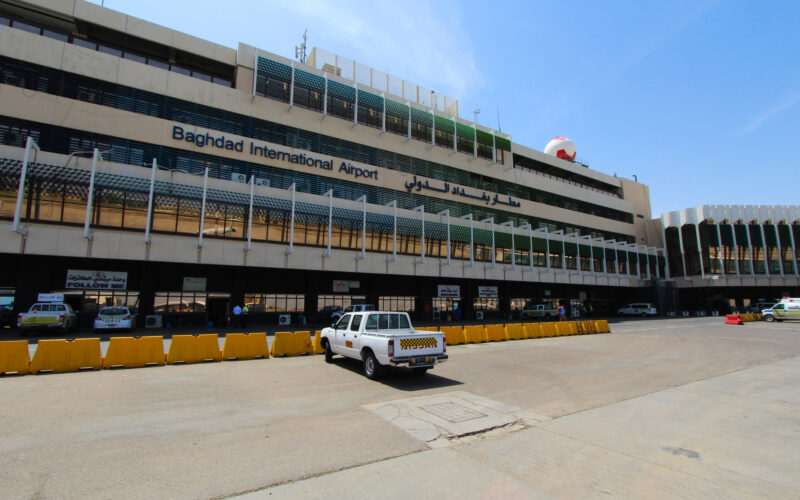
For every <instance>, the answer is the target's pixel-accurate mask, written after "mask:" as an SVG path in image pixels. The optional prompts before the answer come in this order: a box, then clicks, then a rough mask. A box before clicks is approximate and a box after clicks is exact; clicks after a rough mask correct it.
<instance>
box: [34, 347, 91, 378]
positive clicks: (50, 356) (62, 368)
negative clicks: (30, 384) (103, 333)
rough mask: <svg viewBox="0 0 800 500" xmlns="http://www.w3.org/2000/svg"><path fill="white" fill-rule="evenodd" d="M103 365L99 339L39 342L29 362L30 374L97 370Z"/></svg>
mask: <svg viewBox="0 0 800 500" xmlns="http://www.w3.org/2000/svg"><path fill="white" fill-rule="evenodd" d="M102 364H103V360H102V356H101V354H100V339H74V340H63V339H61V340H40V341H39V343H38V345H37V346H36V352H35V353H34V354H33V359H32V360H31V366H30V370H29V372H30V373H39V372H40V371H52V372H75V371H78V370H81V369H84V368H91V369H93V370H99V369H100V368H101V366H102Z"/></svg>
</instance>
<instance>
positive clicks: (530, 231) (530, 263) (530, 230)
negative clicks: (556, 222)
mask: <svg viewBox="0 0 800 500" xmlns="http://www.w3.org/2000/svg"><path fill="white" fill-rule="evenodd" d="M525 225H527V226H528V240H529V241H528V244H529V245H530V246H529V247H528V266H529V267H530V270H531V271H533V227H532V226H531V223H530V222H525Z"/></svg>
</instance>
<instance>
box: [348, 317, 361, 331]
mask: <svg viewBox="0 0 800 500" xmlns="http://www.w3.org/2000/svg"><path fill="white" fill-rule="evenodd" d="M362 319H364V316H353V322H352V323H350V331H351V332H357V331H358V329H359V327H360V326H361V320H362Z"/></svg>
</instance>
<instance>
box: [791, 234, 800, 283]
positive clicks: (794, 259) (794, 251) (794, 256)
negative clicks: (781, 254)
mask: <svg viewBox="0 0 800 500" xmlns="http://www.w3.org/2000/svg"><path fill="white" fill-rule="evenodd" d="M792 229H793V228H792V225H791V224H789V238H790V239H791V241H792V267H793V268H794V275H795V276H798V275H800V273H798V269H797V247H796V246H795V244H794V231H793V230H792Z"/></svg>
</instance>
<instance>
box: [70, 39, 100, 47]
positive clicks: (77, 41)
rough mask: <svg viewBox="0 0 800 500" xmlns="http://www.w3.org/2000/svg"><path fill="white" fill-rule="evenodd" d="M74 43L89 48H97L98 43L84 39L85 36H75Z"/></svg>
mask: <svg viewBox="0 0 800 500" xmlns="http://www.w3.org/2000/svg"><path fill="white" fill-rule="evenodd" d="M72 43H73V44H74V45H77V46H78V47H86V48H87V49H92V50H97V44H96V43H94V42H90V41H88V40H84V39H83V38H73V39H72Z"/></svg>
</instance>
